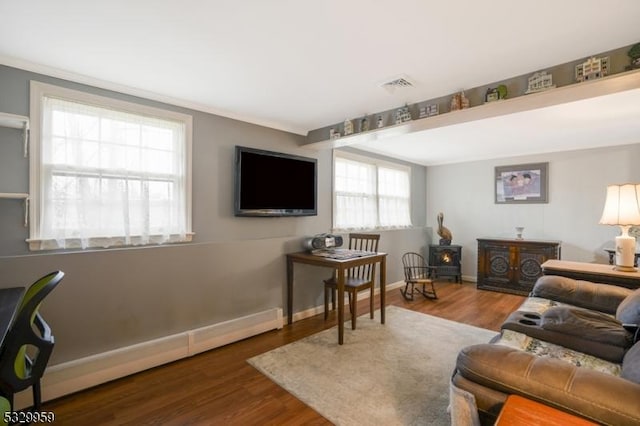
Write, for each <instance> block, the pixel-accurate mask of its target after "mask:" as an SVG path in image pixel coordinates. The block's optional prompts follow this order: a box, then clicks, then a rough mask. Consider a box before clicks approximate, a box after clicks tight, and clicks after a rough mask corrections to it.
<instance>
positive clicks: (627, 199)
mask: <svg viewBox="0 0 640 426" xmlns="http://www.w3.org/2000/svg"><path fill="white" fill-rule="evenodd" d="M600 224H602V225H622V226H632V225H640V184H632V183H626V184H624V185H609V186H607V199H606V201H605V203H604V210H603V211H602V217H601V218H600Z"/></svg>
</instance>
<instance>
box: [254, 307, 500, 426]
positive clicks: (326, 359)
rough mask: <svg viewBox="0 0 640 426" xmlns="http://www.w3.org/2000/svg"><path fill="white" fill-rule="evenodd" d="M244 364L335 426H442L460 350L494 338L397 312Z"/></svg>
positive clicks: (483, 332) (454, 324) (453, 324)
mask: <svg viewBox="0 0 640 426" xmlns="http://www.w3.org/2000/svg"><path fill="white" fill-rule="evenodd" d="M386 314H387V317H386V324H384V325H383V324H380V319H379V318H380V317H379V315H380V312H379V311H376V313H375V318H374V319H373V320H371V319H370V318H369V316H368V314H366V315H363V316H362V317H359V318H358V325H357V329H356V330H351V324H350V323H349V322H347V323H345V335H344V345H342V346H340V345H338V330H337V327H334V328H331V329H328V330H324V331H322V332H320V333H317V334H314V335H312V336H309V337H306V338H304V339H301V340H298V341H296V342H293V343H290V344H288V345H285V346H281V347H279V348H277V349H274V350H272V351H269V352H266V353H264V354H261V355H258V356H256V357H253V358H251V359H249V360H248V361H247V362H249V363H250V364H251V365H253V366H254V367H255V368H257V369H258V370H259V371H261V372H262V373H263V374H265V375H266V376H267V377H269V378H270V379H271V380H273V381H274V382H276V383H277V384H279V385H280V386H282V387H283V388H284V389H286V390H287V391H288V392H290V393H292V394H293V395H295V396H296V397H297V398H298V399H300V400H301V401H303V402H304V403H306V404H307V405H309V406H311V407H312V408H313V409H314V410H316V411H317V412H319V413H320V414H321V415H322V416H324V417H325V418H327V419H328V420H329V421H331V422H332V423H334V424H336V425H345V426H346V425H449V424H450V420H449V415H448V413H447V405H448V403H449V380H450V378H451V374H452V372H453V368H454V366H455V361H456V356H457V354H458V352H459V350H460V349H461V348H463V347H465V346H467V345H473V344H476V343H486V342H488V341H489V340H490V339H491V338H492V337H493V336H495V335H496V334H497V333H496V332H495V331H490V330H485V329H482V328H477V327H472V326H469V325H465V324H460V323H457V322H453V321H449V320H445V319H442V318H437V317H434V316H430V315H426V314H421V313H418V312H414V311H410V310H407V309H403V308H399V307H396V306H389V307H387V310H386Z"/></svg>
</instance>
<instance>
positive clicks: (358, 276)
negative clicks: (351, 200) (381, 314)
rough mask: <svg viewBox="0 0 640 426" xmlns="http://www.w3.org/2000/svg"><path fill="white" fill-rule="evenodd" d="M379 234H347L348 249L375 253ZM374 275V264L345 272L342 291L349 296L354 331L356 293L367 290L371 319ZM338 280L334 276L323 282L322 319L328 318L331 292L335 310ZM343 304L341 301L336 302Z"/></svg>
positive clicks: (356, 315) (356, 314) (356, 303)
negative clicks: (368, 292)
mask: <svg viewBox="0 0 640 426" xmlns="http://www.w3.org/2000/svg"><path fill="white" fill-rule="evenodd" d="M379 241H380V234H354V233H352V234H349V249H350V250H362V251H370V252H377V251H378V242H379ZM375 275H376V264H375V263H370V264H366V265H362V266H356V267H354V268H349V269H348V270H347V275H346V277H345V281H344V291H346V292H347V294H348V295H349V310H350V311H351V329H352V330H355V329H356V318H357V317H358V313H357V305H358V292H360V291H362V290H366V289H369V291H370V294H369V316H370V317H371V318H373V299H374V298H373V294H374V287H373V281H374V279H375ZM337 289H338V280H337V277H336V276H335V274H334V276H333V277H331V278H328V279H326V280H324V319H325V320H326V319H327V318H328V316H329V292H331V305H332V308H333V309H334V310H335V309H336V292H337ZM338 302H339V303H343V301H342V300H339V301H338Z"/></svg>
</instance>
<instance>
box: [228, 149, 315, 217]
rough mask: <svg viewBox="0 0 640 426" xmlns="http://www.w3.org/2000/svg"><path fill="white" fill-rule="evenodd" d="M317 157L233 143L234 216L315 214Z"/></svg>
mask: <svg viewBox="0 0 640 426" xmlns="http://www.w3.org/2000/svg"><path fill="white" fill-rule="evenodd" d="M317 176H318V160H316V159H315V158H307V157H300V156H297V155H290V154H283V153H279V152H272V151H264V150H261V149H254V148H247V147H243V146H236V155H235V203H234V204H235V206H234V213H235V215H236V216H315V215H317V214H318V207H317V198H318V197H317V187H318V185H317Z"/></svg>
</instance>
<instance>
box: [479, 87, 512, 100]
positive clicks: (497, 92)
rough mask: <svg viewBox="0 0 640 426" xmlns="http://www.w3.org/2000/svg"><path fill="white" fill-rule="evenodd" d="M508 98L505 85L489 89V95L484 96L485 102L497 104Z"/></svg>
mask: <svg viewBox="0 0 640 426" xmlns="http://www.w3.org/2000/svg"><path fill="white" fill-rule="evenodd" d="M506 98H507V86H505V85H504V84H501V85H499V86H498V87H493V88H491V87H489V88H488V89H487V93H486V94H485V95H484V101H485V102H495V101H501V100H502V99H506Z"/></svg>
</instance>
